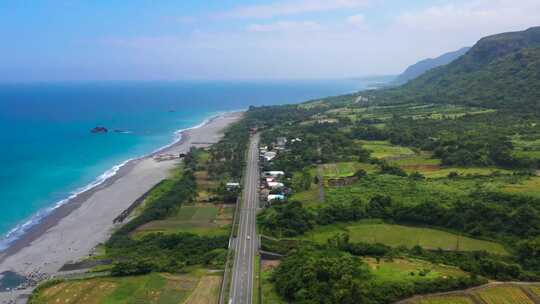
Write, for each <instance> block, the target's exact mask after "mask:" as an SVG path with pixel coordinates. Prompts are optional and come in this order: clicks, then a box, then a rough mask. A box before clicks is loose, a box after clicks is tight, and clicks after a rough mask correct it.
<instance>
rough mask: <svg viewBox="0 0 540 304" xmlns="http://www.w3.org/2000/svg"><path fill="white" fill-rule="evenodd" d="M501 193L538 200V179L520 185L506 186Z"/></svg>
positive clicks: (539, 191)
mask: <svg viewBox="0 0 540 304" xmlns="http://www.w3.org/2000/svg"><path fill="white" fill-rule="evenodd" d="M503 191H504V192H508V193H515V194H524V195H529V196H533V197H536V198H540V177H537V176H535V177H531V178H529V179H527V180H524V181H522V182H520V183H516V184H509V185H506V186H505V187H504V188H503Z"/></svg>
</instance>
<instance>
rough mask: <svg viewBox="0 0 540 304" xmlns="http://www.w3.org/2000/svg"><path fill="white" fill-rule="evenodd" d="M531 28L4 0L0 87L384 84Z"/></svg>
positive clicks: (362, 0) (485, 10) (528, 8)
mask: <svg viewBox="0 0 540 304" xmlns="http://www.w3.org/2000/svg"><path fill="white" fill-rule="evenodd" d="M539 21H540V1H538V0H469V1H461V0H454V1H450V0H435V1H433V0H432V1H427V0H409V1H402V0H399V1H397V0H393V1H392V0H333V1H332V0H289V1H284V0H264V1H263V0H257V1H244V0H235V1H231V0H219V1H218V0H212V1H202V0H199V1H196V0H177V1H172V0H129V1H128V0H125V1H118V0H109V1H105V0H86V1H82V0H71V1H70V0H32V1H24V0H3V1H2V3H1V4H0V39H1V41H2V42H1V43H0V81H3V82H5V81H8V82H12V81H65V80H75V81H84V80H179V79H274V78H279V79H284V78H303V79H306V78H341V77H357V76H363V75H374V74H379V75H380V74H395V73H399V72H400V71H401V70H403V69H404V68H405V67H406V66H407V65H409V64H411V63H414V62H415V61H417V60H419V59H423V58H425V57H433V56H437V55H439V54H441V53H443V52H447V51H451V50H455V49H458V48H460V47H463V46H466V45H472V44H474V43H475V42H476V41H477V40H478V39H479V38H481V37H483V36H485V35H489V34H494V33H498V32H502V31H512V30H521V29H525V28H527V27H530V26H535V25H540V24H538V23H540V22H539ZM535 23H536V24H535Z"/></svg>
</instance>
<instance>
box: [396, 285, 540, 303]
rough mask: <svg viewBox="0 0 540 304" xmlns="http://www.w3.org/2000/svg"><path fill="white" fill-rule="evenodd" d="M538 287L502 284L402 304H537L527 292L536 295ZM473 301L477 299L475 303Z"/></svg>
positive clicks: (425, 297)
mask: <svg viewBox="0 0 540 304" xmlns="http://www.w3.org/2000/svg"><path fill="white" fill-rule="evenodd" d="M538 288H539V287H538V285H533V284H519V285H517V284H508V283H505V284H501V283H494V284H488V285H486V286H483V287H480V288H475V289H471V290H465V291H462V292H459V291H457V292H451V293H450V294H445V295H433V296H429V295H428V296H418V297H415V298H412V299H409V300H407V301H403V302H402V303H407V304H447V303H448V304H453V303H459V304H461V303H463V304H473V303H485V304H534V303H536V302H535V300H534V299H533V298H532V296H529V295H527V292H531V293H532V294H534V292H535V290H538ZM473 299H475V300H474V301H473Z"/></svg>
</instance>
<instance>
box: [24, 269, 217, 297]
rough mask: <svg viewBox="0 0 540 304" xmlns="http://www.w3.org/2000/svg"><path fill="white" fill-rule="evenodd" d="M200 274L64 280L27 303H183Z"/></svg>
mask: <svg viewBox="0 0 540 304" xmlns="http://www.w3.org/2000/svg"><path fill="white" fill-rule="evenodd" d="M200 276H201V274H200V273H197V272H193V273H190V274H182V275H169V274H158V273H152V274H148V275H143V276H133V277H122V278H108V277H107V278H95V279H87V280H73V281H65V282H60V283H58V284H55V285H53V286H50V287H47V288H42V289H41V290H40V291H39V293H36V294H34V295H33V296H32V299H31V300H30V303H32V304H49V303H50V304H57V303H60V304H62V303H80V304H91V303H110V304H115V303H118V304H120V303H163V304H168V303H170V304H177V303H186V302H185V301H186V299H188V297H189V296H190V294H191V293H192V292H193V291H194V290H195V288H196V286H197V283H198V281H199V280H200ZM201 303H208V304H210V303H213V302H201Z"/></svg>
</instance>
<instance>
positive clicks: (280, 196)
mask: <svg viewBox="0 0 540 304" xmlns="http://www.w3.org/2000/svg"><path fill="white" fill-rule="evenodd" d="M284 200H285V195H283V194H270V195H268V197H267V198H266V201H268V202H269V203H270V202H273V201H284Z"/></svg>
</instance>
